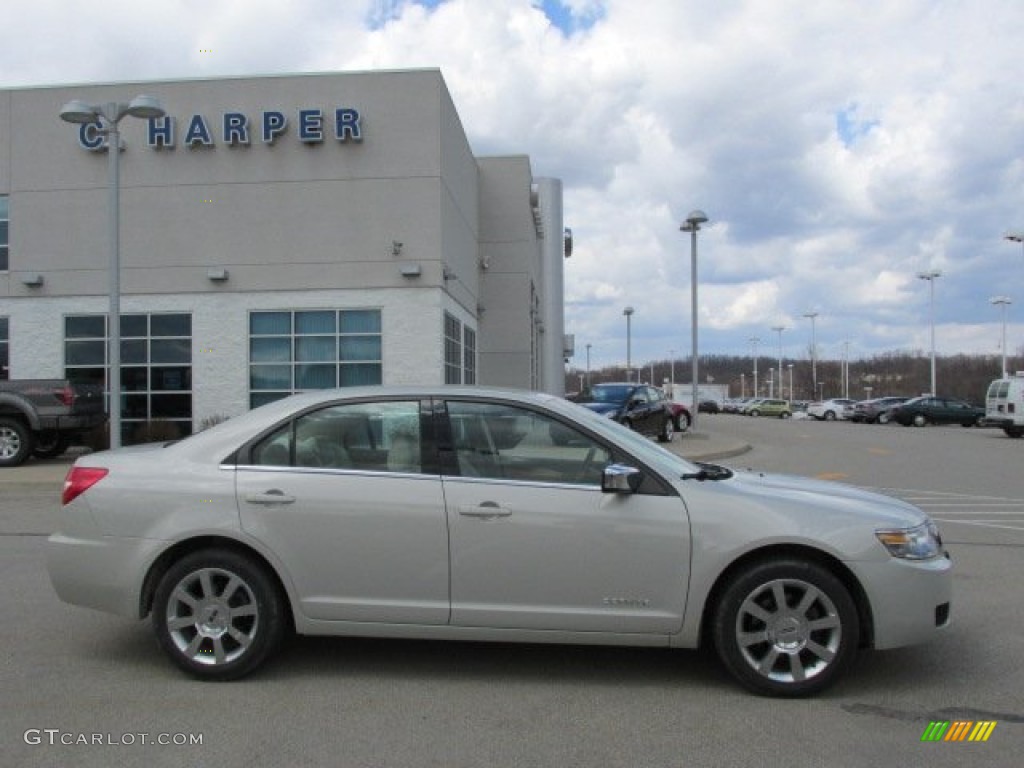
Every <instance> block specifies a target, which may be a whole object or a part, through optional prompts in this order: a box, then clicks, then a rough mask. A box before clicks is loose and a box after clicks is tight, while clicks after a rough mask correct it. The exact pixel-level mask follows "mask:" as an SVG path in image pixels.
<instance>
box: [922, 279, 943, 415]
mask: <svg viewBox="0 0 1024 768" xmlns="http://www.w3.org/2000/svg"><path fill="white" fill-rule="evenodd" d="M917 276H918V277H919V278H921V279H922V280H927V281H928V290H929V293H930V294H931V300H930V305H931V309H930V315H931V326H932V353H931V358H932V382H931V392H929V394H930V395H931V396H932V397H934V396H935V394H936V388H935V280H936V278H939V277H942V271H941V270H938V269H930V270H928V271H927V272H918V273H917Z"/></svg>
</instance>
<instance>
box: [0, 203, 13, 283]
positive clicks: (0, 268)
mask: <svg viewBox="0 0 1024 768" xmlns="http://www.w3.org/2000/svg"><path fill="white" fill-rule="evenodd" d="M9 200H10V198H9V197H7V196H6V195H0V272H6V271H7V270H8V269H10V258H11V226H10V225H11V215H10V210H11V209H10V205H9V202H8V201H9Z"/></svg>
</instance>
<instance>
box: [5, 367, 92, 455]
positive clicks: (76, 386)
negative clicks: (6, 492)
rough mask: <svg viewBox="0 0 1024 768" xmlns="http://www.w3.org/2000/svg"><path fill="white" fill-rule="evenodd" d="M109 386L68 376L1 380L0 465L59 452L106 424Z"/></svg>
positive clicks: (58, 453)
mask: <svg viewBox="0 0 1024 768" xmlns="http://www.w3.org/2000/svg"><path fill="white" fill-rule="evenodd" d="M106 420H107V414H106V412H105V410H104V407H103V387H102V385H100V384H94V383H92V382H86V381H71V380H68V379H21V380H18V379H12V380H5V381H0V467H15V466H17V465H19V464H22V463H23V462H25V461H26V460H27V459H28V457H29V456H32V455H35V456H36V457H38V458H53V457H54V456H59V455H60V454H62V453H64V451H65V450H67V448H68V446H69V445H70V444H71V443H72V441H74V440H75V439H78V438H79V437H80V436H81V435H82V434H83V433H85V432H88V431H89V430H90V429H92V428H93V427H96V426H99V425H100V424H103V423H104V422H106Z"/></svg>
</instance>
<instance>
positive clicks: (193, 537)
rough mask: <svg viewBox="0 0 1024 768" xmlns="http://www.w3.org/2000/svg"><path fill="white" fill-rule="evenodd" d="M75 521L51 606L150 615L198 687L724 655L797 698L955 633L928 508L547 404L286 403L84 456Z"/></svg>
mask: <svg viewBox="0 0 1024 768" xmlns="http://www.w3.org/2000/svg"><path fill="white" fill-rule="evenodd" d="M62 501H63V504H62V507H61V513H60V516H59V525H58V530H57V532H56V533H55V534H54V535H53V536H51V537H50V540H49V543H48V547H47V564H48V568H49V572H50V577H51V580H52V582H53V585H54V587H55V588H56V591H57V593H58V595H59V596H60V597H61V598H62V599H63V600H65V601H67V602H69V603H73V604H76V605H82V606H88V607H90V608H95V609H99V610H103V611H109V612H112V613H115V614H120V615H122V616H125V617H128V618H130V619H136V620H138V619H142V618H145V617H146V616H148V615H151V616H152V624H153V628H154V630H155V632H156V636H157V638H158V640H159V642H160V644H161V646H162V647H163V649H164V650H165V651H166V653H167V654H168V656H169V657H170V659H171V660H172V661H173V662H174V663H175V664H177V665H178V666H179V667H181V668H182V669H183V670H185V671H186V672H188V673H190V674H192V675H195V676H197V677H200V678H205V679H218V680H225V679H232V678H237V677H240V676H242V675H245V674H248V673H249V672H252V671H253V670H254V669H256V668H257V667H258V666H259V665H260V664H262V663H263V662H264V661H265V660H266V659H267V658H268V657H269V656H270V655H271V654H272V653H273V652H274V651H275V650H276V648H277V647H278V646H279V644H280V643H281V640H282V638H283V637H284V635H285V633H286V632H298V633H301V634H309V635H349V636H351V635H358V636H374V637H391V638H402V637H405V638H433V639H442V638H443V639H451V640H474V641H481V640H488V641H500V642H513V641H515V642H538V643H583V644H587V643H590V644H616V645H635V646H662V647H677V648H696V647H699V646H701V645H703V644H710V645H712V646H713V647H714V648H715V649H716V651H717V653H718V656H719V658H720V659H721V661H722V663H723V664H724V666H725V667H726V669H728V671H729V672H730V673H732V675H733V676H734V677H735V678H736V679H737V680H738V681H739V682H740V683H741V684H742V685H744V686H745V687H747V688H748V689H750V690H752V691H754V692H757V693H762V694H771V695H781V696H801V695H809V694H813V693H816V692H818V691H821V690H822V689H824V688H825V687H826V686H828V685H829V684H831V683H832V682H833V681H834V680H836V678H837V677H838V676H839V675H840V674H841V673H842V672H843V671H844V670H845V669H846V668H847V667H848V666H849V664H850V662H851V661H852V659H853V657H854V655H855V653H856V652H857V650H858V649H860V648H875V649H885V648H895V647H899V646H904V645H908V644H913V643H919V642H922V641H925V640H928V639H930V638H933V637H935V636H936V635H938V634H939V633H940V632H941V630H942V629H943V628H944V627H946V626H947V625H948V624H949V620H950V593H951V569H952V565H951V560H950V559H949V556H948V555H947V553H946V552H945V550H944V548H943V545H942V542H941V539H940V537H939V533H938V530H937V529H936V527H935V525H934V523H933V522H932V521H931V520H930V519H929V518H928V517H927V516H925V515H924V514H923V513H922V512H921V511H920V510H918V509H917V508H915V507H912V506H910V505H908V504H905V503H902V502H900V501H897V500H895V499H892V498H889V497H885V496H880V495H876V494H872V493H867V492H864V491H861V490H857V489H854V488H851V487H847V486H841V485H836V484H828V483H823V482H818V481H813V480H808V479H803V478H797V477H784V476H770V475H762V474H758V473H753V472H745V473H742V472H740V473H738V472H733V471H732V470H729V469H726V468H723V467H718V466H714V465H700V464H697V465H695V464H691V463H688V462H686V461H684V460H682V459H680V458H679V457H678V456H676V455H674V454H673V453H670V452H669V451H667V450H665V449H663V448H661V447H660V446H658V445H656V444H655V443H653V442H651V441H649V440H647V439H645V438H643V437H641V436H639V435H637V434H635V433H633V432H631V431H630V430H628V429H626V428H624V427H622V426H621V425H619V424H616V423H615V422H613V421H611V420H609V419H604V418H601V417H600V416H597V415H595V414H592V413H591V412H590V411H588V410H587V409H585V408H582V407H580V406H577V405H574V404H572V403H568V402H565V401H564V400H561V399H559V398H555V397H550V396H546V395H541V394H531V393H524V392H516V391H506V390H492V389H487V388H461V387H459V388H453V387H441V386H438V387H426V388H418V389H408V388H390V387H389V388H383V387H377V388H366V389H346V390H333V391H324V392H317V393H310V394H304V395H295V396H292V397H289V398H287V399H285V400H282V401H279V402H276V403H272V404H270V405H267V406H263V407H261V408H257V409H255V410H253V411H250V412H248V413H246V414H244V415H241V416H238V417H236V418H233V419H230V420H229V421H227V422H224V423H222V424H219V425H218V426H215V427H213V428H211V429H208V430H206V431H204V432H201V433H199V434H197V435H194V436H192V437H190V438H188V439H185V440H181V441H179V442H174V443H168V444H152V445H146V446H139V447H133V448H124V449H121V450H118V451H110V452H101V453H96V454H92V455H88V456H84V457H82V458H80V459H78V461H77V462H76V463H75V464H74V466H73V467H72V468H71V470H70V471H69V473H68V476H67V479H66V481H65V486H64V493H63V499H62Z"/></svg>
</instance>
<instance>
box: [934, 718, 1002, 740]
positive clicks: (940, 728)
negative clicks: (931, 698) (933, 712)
mask: <svg viewBox="0 0 1024 768" xmlns="http://www.w3.org/2000/svg"><path fill="white" fill-rule="evenodd" d="M997 722H998V721H997V720H979V721H978V722H974V721H973V720H953V721H952V722H950V721H949V720H932V721H931V722H930V723H928V727H927V728H925V729H924V733H922V734H921V741H988V737H989V736H991V735H992V731H994V730H995V729H996V723H997Z"/></svg>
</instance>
